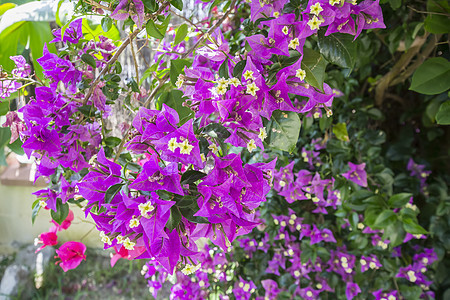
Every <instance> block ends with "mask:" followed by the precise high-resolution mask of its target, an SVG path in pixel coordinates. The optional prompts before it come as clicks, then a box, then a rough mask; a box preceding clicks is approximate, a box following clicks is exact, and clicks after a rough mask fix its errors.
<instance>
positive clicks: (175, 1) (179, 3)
mask: <svg viewBox="0 0 450 300" xmlns="http://www.w3.org/2000/svg"><path fill="white" fill-rule="evenodd" d="M170 4H172V5H173V7H175V8H176V9H178V10H183V0H170Z"/></svg>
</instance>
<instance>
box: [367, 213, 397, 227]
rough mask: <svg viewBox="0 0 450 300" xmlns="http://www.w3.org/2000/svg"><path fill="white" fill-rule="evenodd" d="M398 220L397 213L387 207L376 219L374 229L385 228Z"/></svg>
mask: <svg viewBox="0 0 450 300" xmlns="http://www.w3.org/2000/svg"><path fill="white" fill-rule="evenodd" d="M395 220H397V215H396V214H395V213H394V212H393V211H392V210H390V209H386V210H384V211H382V212H381V214H380V215H379V216H378V217H377V219H376V220H375V223H374V224H373V226H372V227H373V229H384V228H386V227H388V226H389V225H391V224H393V223H394V222H395Z"/></svg>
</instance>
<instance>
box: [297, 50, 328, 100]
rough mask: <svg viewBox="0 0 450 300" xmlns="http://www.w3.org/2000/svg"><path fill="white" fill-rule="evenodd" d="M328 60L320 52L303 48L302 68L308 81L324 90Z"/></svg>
mask: <svg viewBox="0 0 450 300" xmlns="http://www.w3.org/2000/svg"><path fill="white" fill-rule="evenodd" d="M326 66H327V61H326V60H325V59H324V58H323V57H322V55H320V53H318V52H316V51H314V50H312V49H309V48H304V49H303V59H302V69H303V70H305V72H306V78H305V80H306V82H307V83H309V84H310V85H312V86H313V87H315V88H318V89H320V90H321V91H322V92H323V81H324V78H325V68H326Z"/></svg>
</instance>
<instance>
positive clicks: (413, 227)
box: [402, 218, 428, 234]
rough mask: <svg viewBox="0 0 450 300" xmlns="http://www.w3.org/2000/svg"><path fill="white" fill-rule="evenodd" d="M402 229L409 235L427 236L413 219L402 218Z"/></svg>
mask: <svg viewBox="0 0 450 300" xmlns="http://www.w3.org/2000/svg"><path fill="white" fill-rule="evenodd" d="M402 221H403V228H404V229H405V231H406V232H409V233H411V234H427V233H428V232H427V231H426V230H425V229H424V228H423V227H422V226H420V225H419V224H417V221H415V220H414V219H413V218H403V220H402Z"/></svg>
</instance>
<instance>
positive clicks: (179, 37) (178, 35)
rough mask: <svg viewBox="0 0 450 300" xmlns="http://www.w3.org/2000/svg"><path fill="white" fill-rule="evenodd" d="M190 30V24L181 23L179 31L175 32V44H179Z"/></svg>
mask: <svg viewBox="0 0 450 300" xmlns="http://www.w3.org/2000/svg"><path fill="white" fill-rule="evenodd" d="M187 32H188V26H187V25H186V24H181V25H180V27H178V29H177V33H176V34H175V40H174V41H173V44H174V45H178V44H179V43H181V42H182V41H183V40H184V38H185V37H186V35H187Z"/></svg>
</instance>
